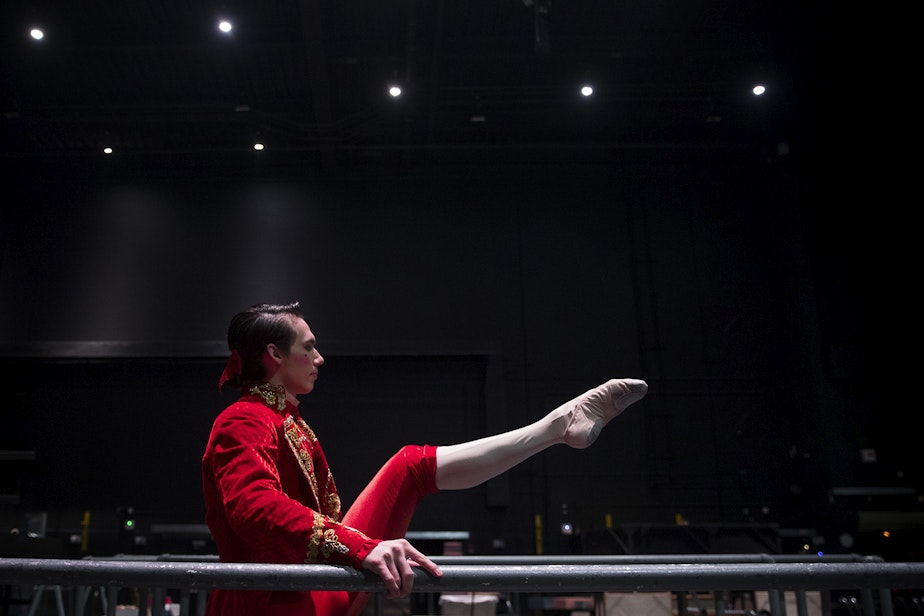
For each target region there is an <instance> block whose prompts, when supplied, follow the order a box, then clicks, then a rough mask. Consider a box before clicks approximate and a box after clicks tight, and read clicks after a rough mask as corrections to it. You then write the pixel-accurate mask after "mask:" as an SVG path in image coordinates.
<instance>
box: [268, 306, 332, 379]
mask: <svg viewBox="0 0 924 616" xmlns="http://www.w3.org/2000/svg"><path fill="white" fill-rule="evenodd" d="M292 327H293V329H294V330H295V342H293V343H292V346H291V347H290V348H289V349H288V351H284V350H283V349H279V348H277V347H276V345H272V344H271V345H269V346H270V348H269V352H270V355H271V356H273V358H274V360H275V361H276V363H277V365H278V368H277V371H276V374H275V375H274V378H273V379H272V380H273V381H275V382H276V383H278V384H282V385H284V386H285V388H286V391H287V392H288V393H290V394H292V395H296V396H297V395H299V394H307V393H311V391H312V390H313V389H314V384H315V381H317V379H318V368H319V367H320V366H321V364H323V363H324V357H323V356H322V355H321V354H320V353H319V352H318V349H317V347H316V345H317V339H315V337H314V334H313V333H312V332H311V328H309V327H308V323H306V322H305V320H304V319H298V318H293V319H292Z"/></svg>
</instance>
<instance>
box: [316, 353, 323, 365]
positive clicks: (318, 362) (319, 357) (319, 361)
mask: <svg viewBox="0 0 924 616" xmlns="http://www.w3.org/2000/svg"><path fill="white" fill-rule="evenodd" d="M314 353H315V357H314V363H315V365H316V366H320V365H321V364H323V363H324V356H323V355H321V354H320V353H318V352H317V351H315V352H314Z"/></svg>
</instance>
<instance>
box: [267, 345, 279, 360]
mask: <svg viewBox="0 0 924 616" xmlns="http://www.w3.org/2000/svg"><path fill="white" fill-rule="evenodd" d="M266 357H267V359H268V360H269V361H270V362H272V363H274V364H277V365H278V364H280V363H282V353H280V352H279V347H277V346H276V345H275V344H268V345H266Z"/></svg>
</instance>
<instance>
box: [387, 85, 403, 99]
mask: <svg viewBox="0 0 924 616" xmlns="http://www.w3.org/2000/svg"><path fill="white" fill-rule="evenodd" d="M388 93H389V94H391V96H392V97H393V98H398V97H399V96H401V88H400V87H399V86H391V87H390V88H388Z"/></svg>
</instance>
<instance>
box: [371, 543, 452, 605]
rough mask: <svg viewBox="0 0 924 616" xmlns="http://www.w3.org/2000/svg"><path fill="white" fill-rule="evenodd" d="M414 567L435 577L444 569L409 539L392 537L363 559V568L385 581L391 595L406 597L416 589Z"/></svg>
mask: <svg viewBox="0 0 924 616" xmlns="http://www.w3.org/2000/svg"><path fill="white" fill-rule="evenodd" d="M414 567H421V568H422V569H423V570H424V571H426V572H427V573H429V574H430V575H432V576H434V577H440V576H441V575H443V572H442V571H441V570H440V568H439V567H438V566H437V564H436V563H435V562H433V561H432V560H430V559H429V558H427V557H426V556H424V555H423V554H422V553H420V552H419V551H417V549H416V548H415V547H414V546H412V545H411V544H410V543H408V541H407V539H390V540H387V541H382V542H381V543H380V544H378V545H377V546H375V547H374V548H373V549H372V551H371V552H369V554H368V555H367V556H366V558H365V560H363V568H364V569H368V570H369V571H371V572H372V573H374V574H376V575H377V576H379V577H380V578H382V581H383V582H385V590H386V591H387V592H388V596H389V597H406V596H408V595H409V594H411V591H412V590H413V588H414V569H413V568H414Z"/></svg>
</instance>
